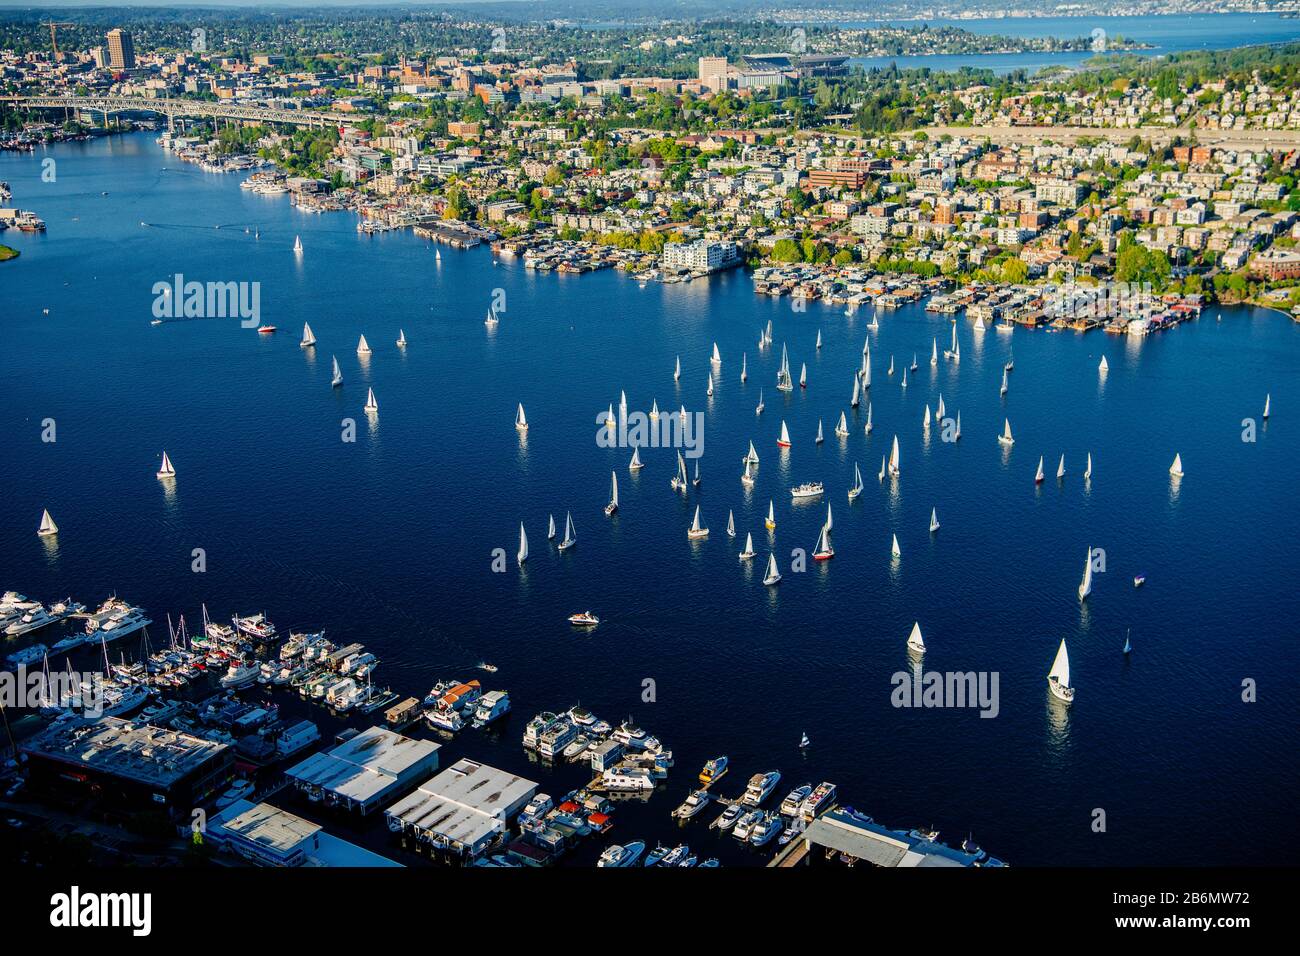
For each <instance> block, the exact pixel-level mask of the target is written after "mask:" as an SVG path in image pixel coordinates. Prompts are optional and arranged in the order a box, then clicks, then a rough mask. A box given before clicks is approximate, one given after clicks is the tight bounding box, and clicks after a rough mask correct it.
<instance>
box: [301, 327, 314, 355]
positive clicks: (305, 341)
mask: <svg viewBox="0 0 1300 956" xmlns="http://www.w3.org/2000/svg"><path fill="white" fill-rule="evenodd" d="M315 344H316V333H314V332H312V330H311V325H309V324H308V323H306V322H304V323H303V324H302V341H301V342H299V343H298V348H300V349H309V348H311V347H312V346H314V345H315Z"/></svg>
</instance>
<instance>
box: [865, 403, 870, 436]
mask: <svg viewBox="0 0 1300 956" xmlns="http://www.w3.org/2000/svg"><path fill="white" fill-rule="evenodd" d="M866 434H868V435H870V434H871V403H870V402H867V425H866Z"/></svg>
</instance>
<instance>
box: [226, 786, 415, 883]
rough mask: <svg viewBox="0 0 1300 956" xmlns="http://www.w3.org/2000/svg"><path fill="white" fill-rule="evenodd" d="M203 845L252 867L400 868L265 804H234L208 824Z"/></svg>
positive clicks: (295, 816) (241, 801)
mask: <svg viewBox="0 0 1300 956" xmlns="http://www.w3.org/2000/svg"><path fill="white" fill-rule="evenodd" d="M207 835H208V840H209V842H211V843H212V844H213V845H214V846H216V847H217V848H218V849H225V850H228V851H230V852H231V853H234V854H235V855H236V856H240V857H243V858H244V859H246V860H248V861H250V862H251V863H254V864H256V865H257V866H347V867H393V866H401V864H400V863H397V862H395V861H393V860H390V859H388V858H387V857H383V856H380V855H379V854H377V853H372V852H370V851H369V850H366V849H364V848H362V847H359V846H357V845H355V844H353V843H349V842H347V841H346V840H340V839H338V838H337V837H334V836H331V835H330V834H328V833H326V832H325V831H324V830H323V829H321V828H320V827H319V826H318V825H316V824H315V823H312V822H311V821H309V820H304V819H303V818H302V817H299V816H297V815H295V814H292V813H289V812H288V811H287V810H281V809H279V808H277V807H273V806H271V805H270V804H269V803H259V804H256V805H254V804H252V803H250V802H248V801H247V800H236V801H235V803H234V804H232V805H231V806H229V807H227V808H226V809H225V810H222V811H221V812H220V813H218V814H217V816H216V817H214V818H213V819H212V820H210V821H209V823H208V831H207Z"/></svg>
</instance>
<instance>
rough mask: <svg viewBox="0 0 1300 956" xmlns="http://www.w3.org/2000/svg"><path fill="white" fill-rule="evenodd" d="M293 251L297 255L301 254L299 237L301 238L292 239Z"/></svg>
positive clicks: (300, 239)
mask: <svg viewBox="0 0 1300 956" xmlns="http://www.w3.org/2000/svg"><path fill="white" fill-rule="evenodd" d="M293 251H294V252H297V253H299V254H301V253H302V237H301V236H294V237H293Z"/></svg>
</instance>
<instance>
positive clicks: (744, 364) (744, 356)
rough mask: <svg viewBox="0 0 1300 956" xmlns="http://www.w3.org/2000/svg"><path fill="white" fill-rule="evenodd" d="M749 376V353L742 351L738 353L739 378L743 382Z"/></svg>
mask: <svg viewBox="0 0 1300 956" xmlns="http://www.w3.org/2000/svg"><path fill="white" fill-rule="evenodd" d="M748 378H749V354H748V353H745V352H742V353H741V354H740V380H741V381H742V382H743V381H745V380H746V379H748Z"/></svg>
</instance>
